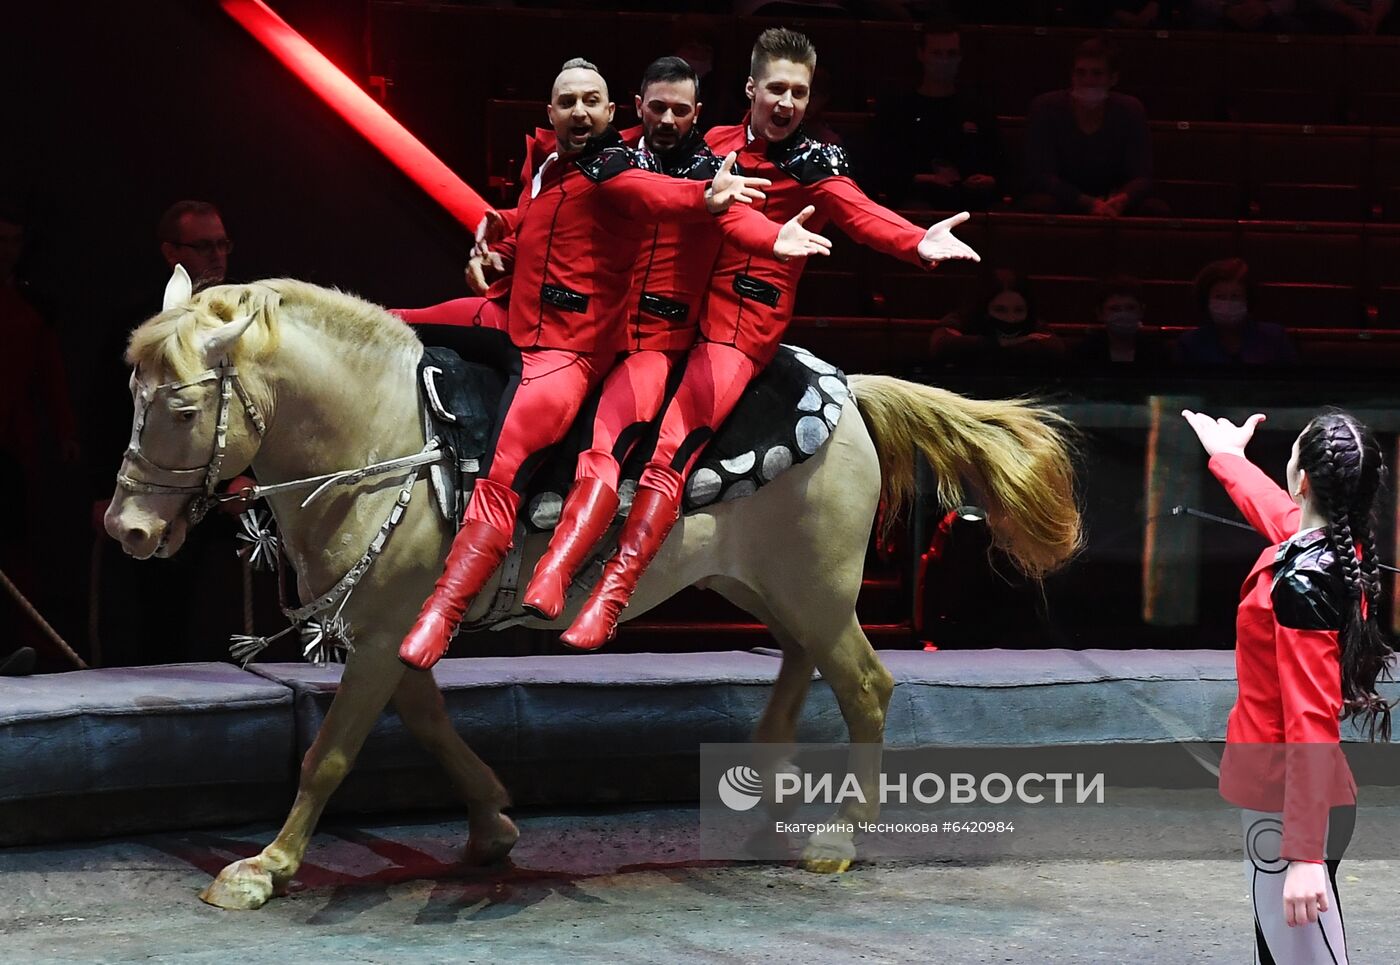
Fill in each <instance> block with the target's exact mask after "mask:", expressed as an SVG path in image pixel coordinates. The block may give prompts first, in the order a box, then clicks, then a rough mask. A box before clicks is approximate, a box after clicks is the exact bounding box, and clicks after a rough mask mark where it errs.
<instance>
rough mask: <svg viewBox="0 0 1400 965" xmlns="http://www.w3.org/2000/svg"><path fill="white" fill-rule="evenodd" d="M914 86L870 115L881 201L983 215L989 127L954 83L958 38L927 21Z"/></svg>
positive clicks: (991, 138)
mask: <svg viewBox="0 0 1400 965" xmlns="http://www.w3.org/2000/svg"><path fill="white" fill-rule="evenodd" d="M918 56H919V63H920V64H921V65H922V66H923V77H922V79H921V80H920V81H919V86H918V87H917V88H915V89H914V90H912V91H904V92H901V93H898V94H895V95H893V96H890V97H887V98H883V99H881V101H880V103H879V104H878V106H877V108H876V112H875V135H876V142H877V148H876V154H877V161H878V163H879V165H880V190H881V191H882V192H883V193H884V195H885V197H886V199H887V203H889V204H890V205H894V206H898V205H901V204H910V203H913V204H920V205H928V206H929V207H932V208H935V209H937V210H940V211H960V210H963V209H968V210H973V211H985V210H987V208H989V207H991V206H992V205H993V204H995V203H996V202H997V201H998V200H999V192H998V188H997V173H998V170H999V168H1000V166H1001V149H1000V143H999V138H998V135H997V127H996V121H995V120H994V119H993V118H992V116H991V115H990V114H989V113H988V112H987V111H984V110H982V109H981V107H980V106H979V105H978V103H977V101H976V98H975V97H973V96H972V94H971V93H969V92H968V90H967V89H966V88H963V87H960V86H959V85H958V82H957V81H958V68H959V66H960V65H961V63H962V39H961V37H960V36H959V34H958V28H957V26H956V25H955V24H953V22H952V21H930V22H928V23H927V24H925V26H924V29H923V32H922V34H921V35H920V40H919V49H918Z"/></svg>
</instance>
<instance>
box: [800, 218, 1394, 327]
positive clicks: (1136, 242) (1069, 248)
mask: <svg viewBox="0 0 1400 965" xmlns="http://www.w3.org/2000/svg"><path fill="white" fill-rule="evenodd" d="M908 215H909V217H910V218H911V220H914V221H916V222H918V223H920V224H927V223H929V222H930V221H931V220H932V219H933V218H935V217H938V216H937V215H933V214H929V213H927V212H909V213H908ZM832 233H833V234H835V235H836V246H835V249H834V252H833V254H832V256H831V258H830V259H829V260H826V259H823V260H822V261H820V262H817V263H814V264H813V265H812V266H810V267H809V269H808V271H807V274H806V275H805V276H804V277H803V280H802V287H801V289H800V290H799V293H798V303H797V311H798V312H799V313H800V314H803V315H814V316H830V317H842V316H855V315H871V314H880V315H884V316H886V317H892V318H925V319H931V318H940V317H942V316H943V315H945V314H947V313H948V312H949V311H952V310H953V309H955V308H957V307H959V306H960V304H961V302H962V301H963V300H964V299H965V298H966V297H967V295H968V292H969V290H970V286H971V285H972V284H973V283H974V282H973V278H974V274H975V271H976V269H975V268H973V266H970V265H946V266H943V267H942V268H940V269H938V270H937V271H934V272H920V271H918V270H917V269H916V268H914V267H913V266H909V265H906V264H904V263H902V262H898V261H895V260H894V259H891V258H886V257H884V256H880V255H876V254H873V253H870V252H868V251H866V250H865V249H863V248H861V247H860V246H858V245H856V244H854V243H853V242H851V241H849V240H848V239H846V238H843V237H840V235H839V233H838V232H834V231H833V232H832ZM959 235H960V236H961V237H963V238H964V239H966V240H967V242H968V243H969V244H971V245H972V246H973V247H974V248H976V249H977V250H978V251H979V252H980V253H981V254H982V256H983V259H984V262H985V263H986V264H987V265H994V266H1004V267H1009V268H1013V269H1016V270H1017V271H1019V272H1021V273H1023V274H1025V275H1026V276H1028V277H1029V278H1030V280H1031V283H1032V286H1033V291H1034V295H1035V297H1036V300H1037V308H1038V311H1039V313H1040V314H1041V315H1042V317H1043V318H1044V320H1045V321H1047V322H1051V323H1062V322H1078V321H1084V320H1085V318H1086V315H1087V314H1089V313H1092V311H1093V299H1094V292H1095V290H1096V288H1097V285H1098V283H1099V280H1100V279H1101V278H1103V277H1105V276H1107V275H1112V274H1127V275H1132V276H1134V277H1136V278H1139V279H1141V280H1142V281H1143V282H1144V284H1145V287H1146V289H1147V300H1148V303H1149V313H1150V316H1151V318H1152V319H1153V320H1154V321H1156V322H1157V323H1159V324H1175V325H1181V324H1192V323H1193V321H1194V319H1195V317H1196V306H1195V304H1194V296H1193V294H1192V291H1191V280H1192V279H1193V278H1194V277H1195V275H1196V273H1197V272H1199V271H1200V269H1201V268H1202V267H1203V266H1204V265H1205V264H1206V263H1207V262H1209V261H1213V260H1215V259H1218V258H1225V257H1231V256H1239V257H1243V258H1244V259H1246V260H1247V261H1248V262H1249V264H1250V269H1251V278H1252V281H1253V282H1254V284H1255V285H1256V288H1257V298H1256V304H1255V306H1254V308H1255V314H1256V316H1257V317H1260V318H1264V319H1267V320H1270V321H1277V322H1280V323H1282V324H1285V325H1289V326H1292V327H1303V328H1353V327H1357V328H1361V327H1365V328H1371V327H1380V328H1396V329H1400V225H1378V224H1359V223H1337V222H1266V221H1230V220H1205V221H1171V220H1158V219H1147V218H1123V219H1118V220H1107V219H1101V218H1090V217H1078V216H1074V217H1062V216H1052V217H1047V216H1044V215H1022V214H983V215H974V216H973V218H972V220H970V221H969V222H968V223H967V224H965V225H963V226H962V227H961V228H960V229H959Z"/></svg>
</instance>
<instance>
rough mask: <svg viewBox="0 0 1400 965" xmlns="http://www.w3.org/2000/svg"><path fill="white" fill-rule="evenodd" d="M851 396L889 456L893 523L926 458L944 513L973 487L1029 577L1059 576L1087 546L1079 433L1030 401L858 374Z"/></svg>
mask: <svg viewBox="0 0 1400 965" xmlns="http://www.w3.org/2000/svg"><path fill="white" fill-rule="evenodd" d="M850 385H851V390H852V392H853V393H854V394H855V397H856V401H857V404H858V405H859V407H860V411H861V413H862V415H864V416H865V421H866V424H867V425H868V426H869V428H870V435H871V438H872V439H873V441H874V443H875V449H876V452H877V453H878V454H879V457H880V476H881V484H880V485H881V492H880V495H881V498H882V500H883V502H884V505H885V521H886V525H887V526H888V525H890V523H891V522H892V521H893V520H894V519H895V518H896V517H898V515H899V513H900V511H901V510H902V509H904V508H905V507H907V506H908V505H909V503H910V502H911V501H912V500H913V496H914V472H915V463H914V453H915V452H916V451H918V452H921V453H923V455H924V458H926V459H927V460H928V461H929V465H930V466H932V468H933V473H934V477H935V478H936V479H937V483H938V499H939V502H940V503H941V504H942V506H943V507H944V508H951V507H953V506H958V505H960V504H962V503H963V502H964V486H965V485H971V486H972V487H974V488H975V489H976V490H977V491H978V494H979V496H980V497H981V499H982V500H983V501H984V502H985V509H986V510H987V514H988V517H987V521H988V524H989V525H990V526H991V529H992V534H993V540H994V541H995V542H996V544H997V545H998V546H999V547H1000V548H1001V549H1003V550H1005V551H1006V553H1007V554H1008V555H1009V556H1010V557H1011V559H1012V561H1013V562H1014V563H1015V565H1016V566H1017V567H1018V568H1019V569H1021V570H1022V571H1023V572H1025V573H1026V574H1027V575H1029V576H1032V577H1035V578H1037V579H1038V578H1040V577H1043V576H1046V575H1047V574H1049V573H1051V572H1053V571H1054V570H1055V569H1057V568H1058V567H1059V566H1061V565H1062V564H1063V563H1064V562H1065V561H1067V560H1068V559H1069V558H1070V557H1071V556H1073V555H1074V554H1075V552H1076V551H1077V550H1078V549H1079V548H1080V545H1081V541H1082V538H1083V537H1082V531H1081V527H1080V515H1079V506H1078V503H1077V501H1076V498H1075V490H1074V455H1075V450H1074V444H1073V441H1072V439H1073V435H1074V430H1073V427H1072V426H1071V425H1070V424H1069V422H1068V420H1066V419H1065V418H1064V417H1063V416H1061V415H1060V414H1059V413H1057V412H1055V411H1053V410H1051V409H1049V408H1047V407H1045V406H1043V405H1038V404H1037V403H1036V402H1035V401H1033V400H1029V399H970V398H967V397H965V396H961V395H958V394H956V393H954V392H949V391H948V390H946V389H939V388H935V387H933V386H928V385H919V384H917V383H914V382H906V381H903V380H902V379H896V378H891V377H889V376H885V375H853V376H851V377H850Z"/></svg>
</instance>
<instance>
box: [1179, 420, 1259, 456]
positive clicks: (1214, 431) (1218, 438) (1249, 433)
mask: <svg viewBox="0 0 1400 965" xmlns="http://www.w3.org/2000/svg"><path fill="white" fill-rule="evenodd" d="M1181 416H1182V418H1183V419H1185V420H1186V421H1187V422H1188V423H1190V425H1191V428H1192V429H1194V430H1196V438H1197V439H1200V440H1201V446H1202V447H1203V448H1204V449H1205V451H1206V452H1207V453H1208V454H1209V455H1212V456H1214V455H1218V454H1220V453H1222V452H1227V453H1231V454H1233V455H1236V456H1243V455H1244V447H1245V446H1247V445H1249V440H1250V439H1253V438H1254V428H1255V426H1257V425H1259V423H1261V422H1263V421H1264V420H1265V419H1266V418H1268V416H1266V415H1264V414H1263V413H1261V412H1256V413H1255V414H1254V415H1252V416H1250V417H1249V418H1248V419H1245V420H1244V424H1243V425H1238V426H1237V425H1235V424H1234V423H1233V422H1231V421H1230V420H1229V419H1212V418H1211V417H1210V416H1208V415H1206V414H1205V413H1204V412H1192V411H1191V410H1190V409H1182V410H1181Z"/></svg>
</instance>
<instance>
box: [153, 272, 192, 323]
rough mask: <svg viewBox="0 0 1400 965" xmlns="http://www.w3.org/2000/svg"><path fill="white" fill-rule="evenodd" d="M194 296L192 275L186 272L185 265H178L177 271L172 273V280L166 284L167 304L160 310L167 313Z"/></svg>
mask: <svg viewBox="0 0 1400 965" xmlns="http://www.w3.org/2000/svg"><path fill="white" fill-rule="evenodd" d="M193 295H194V282H192V281H190V273H189V272H187V271H185V266H184V265H176V266H175V270H174V271H172V272H171V273H170V280H169V281H168V282H166V283H165V304H163V305H161V307H160V310H161V311H163V312H165V311H169V310H170V309H172V308H174V307H176V306H177V305H183V304H185V302H187V301H189V300H190V298H191V297H193Z"/></svg>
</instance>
